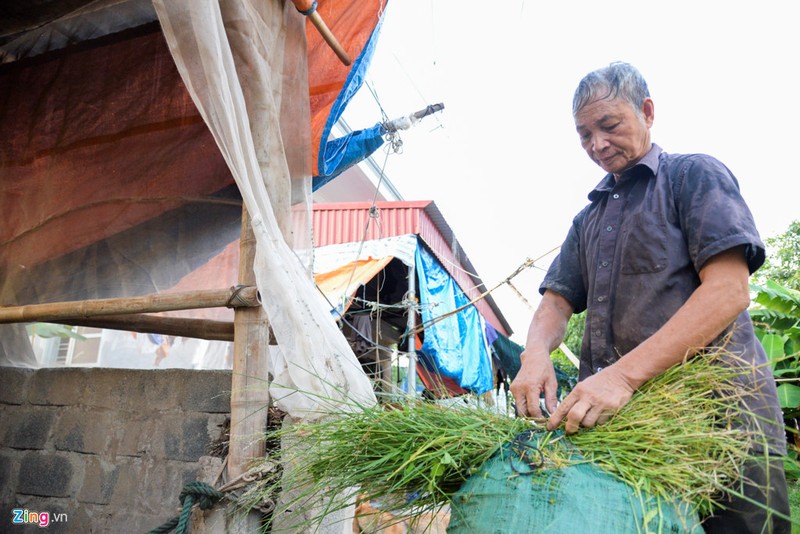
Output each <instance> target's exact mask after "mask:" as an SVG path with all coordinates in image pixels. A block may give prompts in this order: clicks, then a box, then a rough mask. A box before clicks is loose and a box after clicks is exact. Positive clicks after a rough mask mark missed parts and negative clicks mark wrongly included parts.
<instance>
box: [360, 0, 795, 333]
mask: <svg viewBox="0 0 800 534" xmlns="http://www.w3.org/2000/svg"><path fill="white" fill-rule="evenodd" d="M793 3H794V2H791V1H788V0H787V1H780V2H779V1H770V0H767V1H761V2H740V1H716V0H714V1H697V0H695V1H691V2H690V1H685V0H677V1H656V2H641V1H638V2H637V1H633V0H631V1H608V2H587V1H582V0H581V1H570V2H546V3H545V2H536V1H522V0H516V1H510V2H478V1H465V2H454V1H450V2H443V1H441V0H439V1H436V0H389V2H388V6H387V11H386V17H385V22H384V26H383V31H382V34H381V37H380V39H379V42H378V48H377V50H376V56H375V59H374V60H373V63H372V66H371V68H370V70H369V72H368V74H367V82H368V84H369V85H370V86H371V87H372V88H373V89H374V92H375V94H376V95H377V97H378V100H379V101H380V104H381V106H382V108H383V109H384V110H385V112H386V114H387V115H388V117H389V118H396V117H398V116H401V115H406V114H408V113H411V112H414V111H417V110H419V109H422V108H424V107H425V106H426V105H428V104H434V103H438V102H442V103H444V105H445V109H444V111H443V112H440V113H438V114H436V115H435V116H434V117H428V118H426V119H425V120H424V121H422V122H421V123H420V124H418V125H417V126H415V127H414V128H413V129H412V130H409V131H405V132H402V133H401V136H402V139H403V143H404V145H403V153H402V154H399V155H391V156H390V157H389V158H388V160H387V161H386V175H387V176H388V177H389V179H390V180H391V181H392V182H393V183H394V185H395V186H396V187H397V189H398V190H399V191H400V193H401V194H402V195H403V197H404V198H405V199H406V200H433V201H434V202H435V203H436V205H437V206H438V207H439V209H440V211H441V212H442V214H443V215H444V217H445V219H446V220H447V221H448V223H449V224H450V226H451V227H452V229H453V231H454V232H455V234H456V236H457V238H458V240H459V242H460V243H461V245H462V246H463V248H464V250H465V251H466V253H467V255H468V256H469V258H470V260H471V261H472V263H473V265H474V266H475V268H476V269H477V271H478V274H479V275H480V276H481V278H482V279H483V280H484V282H485V283H486V285H487V287H493V286H494V285H496V284H497V283H499V282H500V281H502V280H503V279H505V278H506V277H507V276H508V275H510V274H511V273H512V272H513V271H514V270H515V269H516V268H517V267H518V266H519V265H520V264H521V263H522V262H523V261H525V259H526V258H537V257H539V256H541V255H543V254H545V253H546V252H548V251H549V250H551V249H552V248H554V247H557V246H559V245H560V243H561V241H562V240H563V238H564V236H565V235H566V232H567V229H568V228H569V225H570V222H571V220H572V217H573V216H574V215H575V214H576V213H577V212H578V211H579V210H580V209H581V208H582V207H583V206H584V205H585V204H586V202H587V199H586V194H587V193H588V191H589V190H590V189H591V188H592V187H593V186H594V185H595V184H596V183H597V182H598V181H599V180H600V178H601V177H602V176H603V172H602V170H601V169H600V168H599V167H596V166H595V165H594V163H592V162H591V161H590V160H589V159H588V157H587V156H586V155H585V153H584V152H583V151H582V150H581V148H580V145H579V142H578V137H577V134H576V133H575V128H574V123H573V121H572V114H571V102H572V94H573V92H574V89H575V86H576V85H577V83H578V81H579V80H580V79H581V78H582V77H583V75H584V74H586V73H587V72H589V71H591V70H593V69H595V68H597V67H601V66H604V65H606V64H608V63H610V62H611V61H615V60H622V61H629V62H631V63H633V64H634V65H636V66H637V67H638V68H639V70H640V71H641V72H642V74H643V75H644V76H645V79H647V81H648V84H649V86H650V92H651V95H652V97H653V99H654V101H655V109H656V120H655V125H654V127H653V130H652V132H653V136H652V138H653V141H654V142H656V143H658V144H659V145H661V147H662V148H664V149H665V150H666V151H667V152H675V153H678V152H703V153H707V154H711V155H713V156H715V157H717V158H719V159H720V160H721V161H722V162H723V163H725V164H726V165H727V166H728V167H729V168H730V169H731V170H732V171H733V173H734V174H735V175H736V177H737V178H738V180H739V183H740V185H741V189H742V193H743V195H744V196H745V199H746V200H747V201H748V203H749V205H750V207H751V209H752V211H753V214H754V216H755V219H756V223H757V225H758V227H759V229H760V231H761V234H762V237H763V238H766V237H770V236H773V235H776V234H780V233H783V232H784V231H785V230H786V229H787V228H788V226H789V224H790V223H791V222H792V220H795V219H800V180H799V179H798V178H800V177H798V172H797V170H796V169H795V167H793V166H792V163H793V161H792V159H791V158H792V157H794V156H795V154H796V153H795V145H796V139H795V137H794V135H795V132H794V128H796V127H800V111H799V110H798V103H797V97H796V94H797V92H798V90H799V89H800V75H799V74H798V61H799V59H798V58H799V57H800V31H798V29H797V21H798V20H800V19H798V17H797V8H794V7H792V4H793ZM345 119H346V120H347V121H348V122H349V124H350V126H351V127H352V128H354V129H359V128H364V127H368V126H371V125H372V124H374V123H375V122H377V121H379V120H380V108H379V107H378V104H377V102H376V100H375V98H374V97H373V95H372V94H371V92H370V91H369V90H368V88H367V87H364V88H362V90H361V91H360V92H359V93H358V94H357V95H356V98H355V99H354V101H353V104H352V105H351V107H350V108H349V109H348V111H347V112H346V114H345ZM373 157H374V159H375V161H376V162H377V163H378V164H379V165H382V164H383V163H384V158H385V156H384V155H383V154H382V153H380V152H378V153H376V154H375V155H374V156H373ZM551 258H552V256H550V257H548V258H546V259H545V260H543V261H542V262H541V263H537V265H539V264H540V265H541V266H542V267H543V268H546V267H547V264H548V262H549V260H550V259H551ZM542 276H543V272H542V271H537V270H532V269H529V270H528V271H526V272H525V273H524V274H522V275H520V276H518V277H517V278H515V279H514V284H515V285H516V286H517V287H518V288H519V289H520V290H521V291H522V292H523V293H524V294H525V295H526V297H527V298H528V299H529V300H530V301H531V303H532V304H534V305H535V304H536V303H538V298H539V297H538V292H537V287H538V284H539V282H540V281H541V278H542ZM494 297H495V300H496V301H497V303H498V305H499V307H500V309H501V310H502V312H503V314H504V315H505V316H506V319H507V320H508V321H509V323H510V324H511V327H512V328H513V330H514V335H513V336H512V339H514V340H516V341H517V342H519V343H523V342H524V337H525V333H526V331H527V326H528V323H529V321H530V317H531V312H530V311H529V310H528V308H527V306H526V305H524V304H523V303H522V301H520V300H519V299H518V298H517V297H516V296H515V295H514V294H513V293H512V292H511V291H510V290H509V289H507V288H505V287H503V288H502V289H500V290H498V291H496V292H495V293H494Z"/></svg>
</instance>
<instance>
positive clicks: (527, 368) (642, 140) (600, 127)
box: [511, 63, 789, 533]
mask: <svg viewBox="0 0 800 534" xmlns="http://www.w3.org/2000/svg"><path fill="white" fill-rule="evenodd" d="M572 109H573V117H574V119H575V126H576V129H577V131H578V135H579V137H580V141H581V145H582V146H583V148H584V150H586V153H587V154H588V155H589V157H590V158H591V159H592V161H594V162H595V163H597V164H598V165H599V166H600V167H601V168H602V169H603V170H604V171H605V172H606V173H607V174H606V176H605V177H604V178H603V180H602V181H601V182H600V183H599V184H598V185H597V187H595V188H594V190H592V191H591V193H589V201H590V203H589V204H588V205H587V206H586V207H585V208H584V209H583V210H582V211H581V212H580V213H579V214H578V215H577V216H576V217H575V219H574V220H573V223H572V227H571V228H570V230H569V233H568V234H567V237H566V240H565V241H564V243H563V245H562V247H561V252H560V254H559V255H558V257H557V258H556V259H555V261H554V262H553V264H552V265H551V267H550V269H549V271H548V273H547V276H546V277H545V279H544V282H543V283H542V285H541V288H540V292H541V293H542V300H541V303H540V304H539V307H538V308H537V310H536V312H535V314H534V316H533V320H532V321H531V325H530V328H529V330H528V337H527V342H526V346H525V351H524V352H523V353H522V368H521V370H520V371H519V373H518V375H517V377H516V379H515V380H514V382H513V384H512V385H511V391H512V393H513V394H514V398H515V401H516V404H517V410H518V412H519V413H520V414H521V415H528V416H532V417H541V416H542V413H541V410H540V405H539V399H540V396H543V397H544V402H545V406H546V408H547V410H548V411H549V412H550V413H552V415H551V416H550V419H549V421H548V423H547V426H548V428H549V429H554V428H556V427H557V426H559V425H560V424H561V423H562V422H563V421H565V427H566V431H567V432H575V431H577V430H578V428H579V427H580V426H584V427H591V426H594V425H596V424H602V423H603V422H605V421H606V420H608V418H609V417H611V415H613V414H614V413H615V412H616V411H617V410H619V409H620V408H621V407H622V406H624V405H625V404H626V403H627V402H628V401H629V400H630V398H631V396H632V394H633V392H634V391H635V390H636V389H637V388H638V387H640V386H641V385H642V384H643V383H644V382H646V381H647V380H649V379H651V378H653V377H655V376H656V375H658V374H660V373H662V372H663V371H665V370H666V369H668V368H669V367H672V366H673V365H675V364H677V363H679V362H681V361H682V360H683V358H684V357H685V356H686V355H687V354H689V353H692V352H694V351H696V350H698V349H700V348H702V347H706V346H710V345H712V346H713V345H715V344H719V343H721V340H722V339H723V338H724V339H725V342H726V349H727V350H728V351H730V352H731V353H735V354H740V355H742V356H743V357H744V358H746V359H747V360H748V361H751V362H752V363H753V364H755V366H758V372H757V374H758V376H757V377H756V378H755V379H754V380H755V381H756V384H754V386H755V387H757V388H758V391H759V392H760V394H759V396H758V397H757V398H754V399H752V400H751V402H750V403H749V405H748V406H747V412H752V413H754V414H756V416H757V417H753V418H750V419H749V421H750V423H749V424H750V425H752V426H753V429H754V430H756V431H758V432H759V434H760V435H761V434H763V436H764V440H762V443H753V444H751V446H752V447H753V449H754V450H755V451H764V450H765V447H766V451H767V452H768V453H770V454H771V455H773V456H772V457H771V461H769V462H768V461H766V460H763V458H762V460H761V461H760V462H758V461H753V462H752V463H751V464H748V465H747V466H746V469H745V473H744V476H743V481H749V482H750V484H746V483H745V485H744V487H743V491H745V494H746V496H747V498H746V499H736V500H734V501H732V502H729V501H726V502H724V503H723V504H724V505H725V509H724V510H723V511H720V512H719V513H717V514H715V515H714V516H712V517H710V518H706V520H705V521H704V524H703V526H704V528H705V529H706V530H707V531H708V532H725V533H731V532H737V533H738V532H762V528H763V529H764V530H763V531H764V532H766V531H771V532H787V533H788V532H789V524H788V522H787V521H785V520H784V519H781V518H780V517H777V516H776V515H775V514H772V513H769V512H768V511H767V510H765V509H764V507H763V506H759V505H756V504H753V503H752V502H750V501H751V500H755V501H757V502H759V503H763V505H765V506H767V507H769V508H771V509H772V510H775V511H778V512H780V513H781V514H785V515H788V514H789V506H788V499H787V496H786V493H787V492H786V480H785V475H784V471H783V463H782V458H781V456H782V455H784V454H785V453H786V435H785V431H784V429H783V426H782V415H781V411H780V407H779V404H778V402H777V395H776V392H775V381H774V379H773V378H772V375H771V372H770V370H769V366H768V364H767V359H766V355H765V353H764V350H763V348H762V347H761V345H760V343H759V342H758V340H757V338H756V337H755V335H754V333H753V327H752V323H751V321H750V318H749V315H748V314H747V307H748V305H749V302H750V297H749V286H748V279H749V276H750V274H752V273H753V272H754V271H755V270H756V269H758V268H759V267H760V266H761V264H762V263H763V261H764V245H763V244H762V242H761V240H760V238H759V235H758V232H757V230H756V228H755V225H754V222H753V217H752V215H751V213H750V210H749V208H748V207H747V205H746V204H745V202H744V200H743V199H742V197H741V195H740V193H739V187H738V183H737V181H736V178H735V177H734V176H733V175H732V174H731V172H730V171H729V170H728V169H727V168H726V167H725V166H724V165H723V164H722V163H720V162H719V161H717V160H716V159H714V158H712V157H709V156H705V155H699V154H693V155H679V154H668V153H667V152H664V151H663V150H662V149H661V148H660V147H659V146H658V145H656V144H654V143H652V142H651V140H650V128H651V126H652V125H653V119H654V116H655V110H654V104H653V100H652V99H651V98H650V94H649V91H648V88H647V84H646V82H645V80H644V79H643V77H642V76H641V74H640V73H639V71H638V70H637V69H636V68H634V67H633V66H631V65H629V64H627V63H613V64H611V65H609V66H608V67H605V68H602V69H598V70H596V71H594V72H591V73H590V74H588V75H587V76H585V77H584V78H583V80H581V82H580V84H579V85H578V88H577V90H576V92H575V96H574V100H573V108H572ZM583 310H587V314H586V329H585V333H584V337H583V345H582V349H581V365H580V376H579V378H580V381H579V383H578V385H577V386H576V387H575V388H574V389H573V391H572V392H571V393H570V394H569V395H568V396H567V397H566V398H565V399H564V401H563V402H562V403H561V404H560V405H558V406H556V377H555V373H554V370H553V365H552V363H551V360H550V353H551V352H552V351H553V350H554V349H555V348H556V347H557V346H558V345H559V344H560V343H561V341H562V339H563V337H564V333H565V330H566V325H567V321H568V320H569V318H570V316H571V315H572V314H573V313H578V312H581V311H583ZM763 443H766V445H763ZM743 446H746V444H743ZM761 456H762V457H764V455H763V453H762V455H761Z"/></svg>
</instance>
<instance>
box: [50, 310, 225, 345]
mask: <svg viewBox="0 0 800 534" xmlns="http://www.w3.org/2000/svg"><path fill="white" fill-rule="evenodd" d="M57 322H58V323H59V324H66V325H70V326H88V327H90V328H108V329H111V330H125V331H127V332H139V333H142V334H163V335H165V336H175V337H192V338H196V339H208V340H211V341H233V323H232V322H230V321H214V320H210V319H188V318H185V317H163V316H160V315H146V314H135V315H114V316H100V317H92V318H89V319H80V318H76V319H60V320H59V321H57Z"/></svg>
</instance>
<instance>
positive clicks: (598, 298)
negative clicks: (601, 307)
mask: <svg viewBox="0 0 800 534" xmlns="http://www.w3.org/2000/svg"><path fill="white" fill-rule="evenodd" d="M604 300H606V298H605V297H597V302H603V301H604Z"/></svg>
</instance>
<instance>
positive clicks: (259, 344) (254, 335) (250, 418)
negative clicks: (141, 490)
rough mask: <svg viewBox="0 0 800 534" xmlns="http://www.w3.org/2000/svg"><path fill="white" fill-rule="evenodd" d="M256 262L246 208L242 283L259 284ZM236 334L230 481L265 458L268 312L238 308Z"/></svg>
mask: <svg viewBox="0 0 800 534" xmlns="http://www.w3.org/2000/svg"><path fill="white" fill-rule="evenodd" d="M254 259H255V235H254V234H253V228H252V226H251V225H250V216H249V215H248V213H247V209H246V208H244V207H243V208H242V230H241V240H240V244H239V282H240V283H241V284H245V285H250V284H253V283H255V274H254V273H253V261H254ZM234 332H235V336H234V342H233V373H232V384H231V430H230V445H229V448H228V451H229V452H228V479H229V480H230V479H232V478H235V477H238V476H240V475H242V474H243V473H245V472H246V471H247V469H248V467H249V466H250V464H251V463H252V461H253V460H255V459H256V458H262V457H263V456H264V454H265V445H264V431H265V430H266V427H267V412H268V407H269V402H270V398H269V377H268V359H267V351H268V350H269V346H268V343H269V339H268V332H269V321H268V319H267V315H266V312H265V311H264V309H263V308H261V307H258V308H239V309H237V310H236V311H235V312H234Z"/></svg>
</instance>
